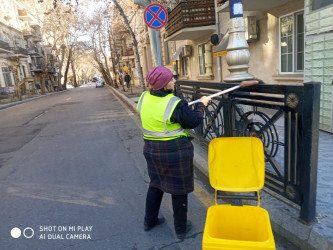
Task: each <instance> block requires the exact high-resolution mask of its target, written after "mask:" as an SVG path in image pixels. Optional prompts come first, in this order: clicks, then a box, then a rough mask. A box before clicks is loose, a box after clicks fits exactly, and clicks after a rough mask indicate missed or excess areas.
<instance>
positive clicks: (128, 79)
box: [124, 71, 131, 89]
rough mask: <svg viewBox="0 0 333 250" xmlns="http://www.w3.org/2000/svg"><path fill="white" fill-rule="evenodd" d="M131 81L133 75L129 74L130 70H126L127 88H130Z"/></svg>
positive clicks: (125, 80)
mask: <svg viewBox="0 0 333 250" xmlns="http://www.w3.org/2000/svg"><path fill="white" fill-rule="evenodd" d="M130 81H131V77H130V75H129V74H128V72H127V71H126V72H125V76H124V82H125V83H124V85H125V86H126V88H127V89H129V88H130Z"/></svg>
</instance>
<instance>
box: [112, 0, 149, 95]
mask: <svg viewBox="0 0 333 250" xmlns="http://www.w3.org/2000/svg"><path fill="white" fill-rule="evenodd" d="M112 1H113V2H114V4H115V6H116V8H117V9H118V11H119V13H120V15H121V16H122V17H123V20H124V22H125V24H126V26H127V29H128V31H129V32H130V35H131V36H132V39H133V49H134V53H135V58H136V66H137V69H138V73H139V77H140V86H141V88H142V90H143V91H144V90H145V89H146V88H145V82H144V78H143V72H142V67H141V62H140V55H139V51H138V42H137V40H136V37H135V34H134V32H133V30H132V27H131V25H130V24H129V21H128V18H127V16H126V15H125V13H124V10H123V8H122V7H121V6H120V5H119V3H118V2H117V0H112Z"/></svg>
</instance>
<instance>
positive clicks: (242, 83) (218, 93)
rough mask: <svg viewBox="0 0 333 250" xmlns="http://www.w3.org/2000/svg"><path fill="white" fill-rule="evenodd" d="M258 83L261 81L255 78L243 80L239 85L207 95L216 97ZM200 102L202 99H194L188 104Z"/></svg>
mask: <svg viewBox="0 0 333 250" xmlns="http://www.w3.org/2000/svg"><path fill="white" fill-rule="evenodd" d="M258 83H259V81H257V80H253V81H243V82H241V84H239V85H237V86H234V87H232V88H229V89H225V90H223V91H220V92H217V93H215V94H212V95H210V96H207V97H209V98H213V97H216V96H219V95H223V94H226V93H229V92H231V91H234V90H236V89H239V88H241V87H249V86H252V85H256V84H258ZM198 102H200V99H198V100H195V101H193V102H189V103H188V106H190V105H193V104H195V103H198Z"/></svg>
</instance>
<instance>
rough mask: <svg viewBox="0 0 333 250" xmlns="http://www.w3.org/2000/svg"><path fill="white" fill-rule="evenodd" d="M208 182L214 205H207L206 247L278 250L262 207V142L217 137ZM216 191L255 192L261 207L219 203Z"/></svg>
mask: <svg viewBox="0 0 333 250" xmlns="http://www.w3.org/2000/svg"><path fill="white" fill-rule="evenodd" d="M208 166H209V181H210V184H211V185H212V187H213V188H214V189H215V205H214V206H211V207H209V208H208V211H207V217H206V225H205V230H204V234H203V240H202V248H203V250H213V249H214V250H217V249H242V250H246V249H276V248H275V242H274V237H273V233H272V228H271V223H270V220H269V215H268V212H267V211H266V210H265V209H263V208H261V207H260V197H259V190H260V189H262V187H263V186H264V181H265V158H264V149H263V144H262V142H261V141H260V140H259V139H258V138H255V137H223V138H215V139H213V140H212V141H211V142H210V144H209V152H208ZM217 191H227V192H236V193H237V195H239V193H245V192H256V193H257V201H258V206H250V205H243V206H234V205H230V204H218V203H217V198H218V196H217Z"/></svg>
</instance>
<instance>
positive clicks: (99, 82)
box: [96, 80, 104, 88]
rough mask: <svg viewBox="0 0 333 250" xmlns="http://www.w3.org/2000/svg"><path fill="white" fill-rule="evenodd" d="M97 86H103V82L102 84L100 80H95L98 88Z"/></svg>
mask: <svg viewBox="0 0 333 250" xmlns="http://www.w3.org/2000/svg"><path fill="white" fill-rule="evenodd" d="M98 87H104V84H103V82H102V81H101V80H98V81H97V82H96V88H98Z"/></svg>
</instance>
